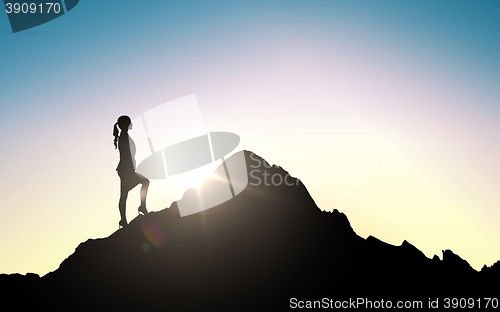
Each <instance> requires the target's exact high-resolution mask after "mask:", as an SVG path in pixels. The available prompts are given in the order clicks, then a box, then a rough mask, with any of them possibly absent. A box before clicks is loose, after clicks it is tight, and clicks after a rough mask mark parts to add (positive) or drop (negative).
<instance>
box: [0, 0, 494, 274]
mask: <svg viewBox="0 0 500 312" xmlns="http://www.w3.org/2000/svg"><path fill="white" fill-rule="evenodd" d="M499 13H500V3H499V2H498V1H459V0H455V1H418V2H417V1H333V0H332V1H314V0H313V1H293V0H288V1H217V2H210V3H209V2H208V1H160V0H158V1H156V0H144V1H119V2H118V1H99V0H82V1H80V3H79V4H78V5H77V6H76V7H75V8H74V9H73V10H71V11H70V12H68V13H67V14H65V15H63V16H61V17H59V18H57V19H55V20H53V21H51V22H48V23H46V24H43V25H40V26H38V27H35V28H32V29H29V30H26V31H22V32H18V33H15V34H13V33H12V31H11V29H10V25H9V22H8V17H7V14H6V13H5V14H0V120H1V122H0V134H1V135H0V146H1V147H2V152H1V154H0V155H1V156H0V159H1V160H2V163H3V166H1V167H0V176H1V177H2V179H0V250H1V254H2V256H1V257H0V273H22V274H25V273H27V272H34V273H37V274H39V275H44V274H46V273H48V272H50V271H54V270H56V269H57V268H58V266H59V264H60V263H61V262H62V261H63V260H64V259H65V258H67V257H68V256H69V255H70V254H72V253H73V252H74V250H75V248H76V247H77V246H78V244H80V243H82V242H84V241H86V240H87V239H89V238H101V237H107V236H109V235H111V234H112V233H113V232H114V231H116V230H117V229H118V221H119V212H118V198H119V178H118V176H117V174H116V171H115V168H116V164H117V163H118V152H117V151H116V150H115V149H114V146H113V135H112V128H113V125H114V123H115V122H116V119H117V118H118V117H119V116H121V115H129V116H131V118H132V119H133V118H135V117H137V116H139V115H140V114H142V113H143V112H145V111H148V110H149V109H151V108H154V107H156V106H158V105H160V104H163V103H166V102H169V101H172V100H175V99H178V98H182V97H185V96H189V95H193V94H194V95H195V96H196V99H197V101H198V105H199V108H200V111H201V115H202V117H203V122H204V126H205V128H206V129H207V130H208V131H227V132H233V133H236V134H238V135H239V136H240V138H241V143H240V147H239V148H240V149H246V150H251V151H253V152H255V153H256V154H258V155H260V156H261V157H263V158H265V159H266V160H267V161H268V162H270V163H274V164H278V165H280V166H282V167H283V168H284V169H285V170H287V171H288V172H289V173H290V174H291V175H292V176H294V177H298V178H299V179H301V180H302V182H303V183H304V184H305V185H306V187H307V189H308V191H309V192H310V193H311V196H312V197H313V198H314V200H315V201H316V204H317V205H318V206H319V207H320V208H321V209H322V210H327V211H331V210H333V209H338V210H339V211H341V212H343V213H345V214H346V215H347V217H348V218H349V221H350V223H351V226H352V227H353V229H354V231H355V232H356V233H357V234H359V235H360V236H362V237H365V238H366V237H368V236H369V235H372V236H375V237H377V238H379V239H381V240H383V241H386V242H388V243H390V244H393V245H400V244H401V243H402V241H403V240H407V241H409V242H410V243H411V244H413V245H415V246H416V247H417V248H419V249H420V250H422V251H423V252H424V253H425V255H426V256H427V257H430V258H432V257H433V256H434V255H435V254H436V255H438V256H439V257H440V258H441V257H442V250H445V249H451V250H453V251H454V252H455V253H457V254H458V255H459V256H460V257H462V258H463V259H465V260H467V261H468V262H469V263H470V264H471V266H472V267H473V268H475V269H476V270H480V269H481V267H482V266H483V265H485V264H486V265H488V266H489V265H492V264H493V263H495V262H496V261H497V260H500V244H499V241H500V228H499V227H498V224H500V195H499V194H500V193H499V192H498V191H497V190H498V189H499V188H500V179H499V177H500V165H499V162H498V155H499V152H500V145H499V144H498V143H499V139H498V134H500V90H499V89H498V85H499V83H500V20H499V19H498V15H499ZM172 118H174V117H172ZM166 122H168V120H166ZM132 133H133V132H131V136H132V135H133V134H132ZM164 190H165V185H164V183H163V182H162V181H158V180H152V182H151V185H150V190H149V194H148V209H149V210H150V211H159V210H161V209H164V208H166V207H169V206H170V204H171V203H172V201H173V200H175V199H176V198H173V197H172V194H169V193H167V192H165V191H164ZM138 205H139V190H138V188H137V189H134V190H133V191H132V192H131V194H130V195H129V200H128V203H127V207H128V210H127V218H128V219H129V221H130V220H132V219H133V218H134V217H135V216H136V215H137V212H136V210H135V209H134V208H135V207H137V206H138ZM132 207H134V208H132Z"/></svg>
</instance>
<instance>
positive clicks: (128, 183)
mask: <svg viewBox="0 0 500 312" xmlns="http://www.w3.org/2000/svg"><path fill="white" fill-rule="evenodd" d="M118 127H119V128H120V130H121V132H120V135H118ZM129 129H132V121H131V120H130V117H128V116H120V118H118V121H117V122H116V123H115V125H114V127H113V135H114V136H115V141H114V144H115V149H116V148H118V151H119V152H120V162H119V163H118V167H116V171H117V172H118V176H119V177H120V201H119V203H118V208H119V210H120V216H121V220H120V222H119V223H118V227H120V226H121V227H125V226H126V225H127V217H126V216H125V208H126V204H127V196H128V192H129V191H130V190H131V189H133V188H134V187H136V186H137V184H142V187H141V192H140V194H141V205H140V206H139V208H138V209H137V210H138V212H139V214H140V213H141V212H142V213H143V214H147V213H148V210H147V209H146V195H147V193H148V187H149V180H148V179H146V178H145V177H143V176H142V175H140V174H138V173H137V172H135V159H134V156H135V144H134V141H133V140H132V139H131V138H130V136H129V135H128V130H129Z"/></svg>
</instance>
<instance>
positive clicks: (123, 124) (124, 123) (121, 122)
mask: <svg viewBox="0 0 500 312" xmlns="http://www.w3.org/2000/svg"><path fill="white" fill-rule="evenodd" d="M118 127H120V130H122V131H123V130H125V131H127V130H129V129H132V120H130V117H129V116H125V115H123V116H120V117H119V118H118V120H117V121H116V123H115V125H114V126H113V135H114V136H115V141H114V144H115V148H117V147H118V134H119V133H118Z"/></svg>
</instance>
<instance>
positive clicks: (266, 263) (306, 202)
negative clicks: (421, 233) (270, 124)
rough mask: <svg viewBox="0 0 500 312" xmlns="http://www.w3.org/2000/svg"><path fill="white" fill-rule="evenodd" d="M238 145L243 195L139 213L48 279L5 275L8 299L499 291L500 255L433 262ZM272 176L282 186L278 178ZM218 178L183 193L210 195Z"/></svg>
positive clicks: (138, 300)
mask: <svg viewBox="0 0 500 312" xmlns="http://www.w3.org/2000/svg"><path fill="white" fill-rule="evenodd" d="M239 153H244V156H245V159H246V163H247V168H248V172H249V175H248V179H249V184H248V186H247V187H246V188H245V190H244V191H243V192H241V193H240V194H239V195H238V196H236V197H234V198H232V199H231V200H229V201H227V202H225V203H223V204H220V205H218V206H216V207H214V208H211V209H208V210H205V211H203V212H200V213H196V214H193V215H189V216H186V217H182V218H181V217H180V214H179V211H178V208H177V202H174V203H173V204H172V205H171V206H170V207H169V208H166V209H164V210H161V211H158V212H151V213H149V214H148V215H145V216H138V217H137V218H135V219H134V220H132V221H131V222H130V224H129V225H128V226H126V227H125V228H123V229H120V230H118V231H116V232H115V233H113V234H112V235H111V236H109V237H107V238H102V239H89V240H87V241H86V242H84V243H81V244H80V245H79V246H78V247H77V248H76V250H75V252H74V253H73V254H72V255H70V256H69V257H68V258H67V259H66V260H64V261H63V262H62V263H61V265H60V267H59V268H58V269H57V270H55V271H53V272H50V273H48V274H47V275H45V276H43V277H39V276H38V275H36V274H27V275H25V276H23V275H20V274H11V275H6V274H2V275H0V285H2V292H1V295H0V296H1V297H2V301H1V302H2V303H3V305H5V306H9V305H11V304H13V305H15V307H16V309H32V308H37V309H39V308H40V307H45V308H49V309H51V310H65V311H75V310H81V311H89V310H98V311H101V310H102V311H105V310H107V311H110V310H111V311H118V310H124V311H131V310H144V311H145V310H155V311H156V310H161V311H200V310H214V311H241V310H245V311H261V310H266V311H267V310H269V311H282V310H288V309H290V307H291V298H297V300H302V301H306V300H307V301H314V300H317V301H319V300H322V299H323V298H331V299H334V300H348V299H349V298H366V299H367V300H380V299H383V300H385V301H387V300H422V301H423V305H424V307H426V306H427V304H428V301H429V298H431V299H432V298H437V297H439V298H443V297H454V298H479V297H481V298H482V297H498V294H499V293H500V286H499V283H498V281H499V278H500V262H497V263H495V264H494V265H492V266H491V267H487V266H485V267H483V269H482V270H481V271H480V272H478V271H476V270H474V269H473V268H472V267H471V266H470V265H469V264H468V263H467V261H465V260H463V259H461V258H460V257H459V256H458V255H456V254H454V253H453V252H452V251H450V250H444V251H443V255H442V260H440V259H439V258H438V257H437V256H434V257H433V258H432V259H429V258H427V257H426V256H425V255H424V254H423V253H422V252H421V251H420V250H418V249H417V248H416V247H415V246H413V245H411V244H410V243H409V242H407V241H403V242H402V244H401V245H400V246H394V245H391V244H387V243H385V242H382V241H380V240H379V239H377V238H375V237H373V236H369V237H368V238H366V239H364V238H362V237H360V236H358V235H357V234H356V233H355V231H354V230H353V229H352V227H351V225H350V223H349V220H348V219H347V217H346V215H344V214H343V213H341V212H339V211H338V210H333V211H332V212H326V211H322V210H321V209H320V208H318V207H317V206H316V204H315V202H314V200H313V199H312V197H311V196H310V194H309V192H308V191H307V189H306V187H305V186H304V184H302V182H301V181H300V180H298V179H295V178H292V177H290V176H289V175H288V173H287V172H286V171H285V170H284V169H283V168H281V167H279V166H275V165H273V166H271V165H269V163H267V162H266V161H265V160H264V159H262V158H261V157H259V156H257V155H255V154H254V153H252V152H249V151H242V152H239ZM232 158H233V157H230V158H229V159H227V160H226V162H231V161H232ZM218 171H220V170H218ZM216 172H217V171H216ZM221 172H223V171H221ZM273 176H274V177H275V178H274V180H273V181H274V182H279V181H281V182H282V183H271V182H270V181H271V180H270V178H271V177H273ZM217 178H218V177H217V175H215V176H212V177H209V178H207V179H205V180H204V181H203V182H202V183H200V185H199V186H198V189H189V190H188V191H187V192H186V193H185V194H184V197H183V198H182V199H181V201H183V200H193V198H194V197H196V196H197V194H198V193H199V192H200V190H203V192H210V188H211V187H212V185H213V183H212V182H213V179H217ZM266 179H267V180H266ZM266 181H267V183H266ZM285 181H286V182H287V183H285ZM278 184H279V185H278Z"/></svg>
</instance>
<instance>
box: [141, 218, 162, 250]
mask: <svg viewBox="0 0 500 312" xmlns="http://www.w3.org/2000/svg"><path fill="white" fill-rule="evenodd" d="M142 233H143V234H144V236H146V238H147V240H148V241H149V243H150V244H151V245H153V246H155V247H156V248H161V247H163V245H164V244H165V241H166V239H167V235H165V233H164V232H163V231H162V230H161V229H160V227H159V226H158V224H156V223H155V222H153V221H150V222H149V223H147V224H144V225H143V226H142Z"/></svg>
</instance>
